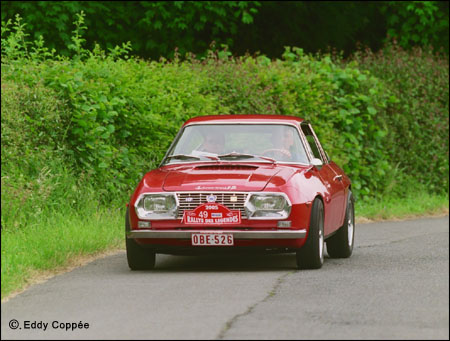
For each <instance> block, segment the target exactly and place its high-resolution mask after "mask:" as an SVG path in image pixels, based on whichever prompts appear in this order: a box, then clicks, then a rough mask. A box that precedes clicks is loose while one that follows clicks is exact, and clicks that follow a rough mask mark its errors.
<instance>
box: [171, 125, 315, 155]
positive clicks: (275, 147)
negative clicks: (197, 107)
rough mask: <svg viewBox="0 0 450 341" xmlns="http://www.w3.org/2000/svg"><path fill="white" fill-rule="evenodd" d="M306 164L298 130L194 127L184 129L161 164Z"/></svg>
mask: <svg viewBox="0 0 450 341" xmlns="http://www.w3.org/2000/svg"><path fill="white" fill-rule="evenodd" d="M220 160H227V161H258V162H293V163H304V164H307V163H308V158H307V156H306V152H305V149H304V147H303V144H302V142H301V140H300V136H299V134H298V131H297V129H295V128H294V127H293V126H290V125H283V124H195V125H189V126H187V127H185V128H184V129H183V131H182V132H181V134H180V135H179V137H178V139H177V140H176V141H175V143H174V144H173V146H172V147H171V149H170V150H169V153H168V154H167V157H166V158H165V160H164V163H181V162H203V161H216V162H217V161H220Z"/></svg>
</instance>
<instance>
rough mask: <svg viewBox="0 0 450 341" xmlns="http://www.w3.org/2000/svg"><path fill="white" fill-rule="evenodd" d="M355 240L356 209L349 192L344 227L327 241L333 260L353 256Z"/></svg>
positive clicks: (328, 250)
mask: <svg viewBox="0 0 450 341" xmlns="http://www.w3.org/2000/svg"><path fill="white" fill-rule="evenodd" d="M354 240H355V208H354V204H353V195H352V192H351V191H348V197H347V207H346V210H345V220H344V225H342V226H341V227H340V228H339V230H338V231H337V232H336V234H335V235H334V236H332V237H330V238H329V239H327V242H326V243H327V252H328V255H329V256H330V257H331V258H348V257H350V256H351V255H352V252H353V244H354Z"/></svg>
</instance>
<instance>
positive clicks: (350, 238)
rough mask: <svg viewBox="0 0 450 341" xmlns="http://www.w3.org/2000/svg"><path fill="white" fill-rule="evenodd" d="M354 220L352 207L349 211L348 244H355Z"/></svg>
mask: <svg viewBox="0 0 450 341" xmlns="http://www.w3.org/2000/svg"><path fill="white" fill-rule="evenodd" d="M354 228H355V226H354V222H353V210H352V207H350V209H349V212H348V221H347V231H348V246H350V247H351V246H352V245H353V230H354Z"/></svg>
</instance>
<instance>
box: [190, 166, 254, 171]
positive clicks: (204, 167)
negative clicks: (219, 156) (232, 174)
mask: <svg viewBox="0 0 450 341" xmlns="http://www.w3.org/2000/svg"><path fill="white" fill-rule="evenodd" d="M257 168H258V167H256V166H249V165H207V166H197V167H195V169H197V170H255V169H257Z"/></svg>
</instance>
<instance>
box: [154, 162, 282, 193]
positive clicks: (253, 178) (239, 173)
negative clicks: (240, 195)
mask: <svg viewBox="0 0 450 341" xmlns="http://www.w3.org/2000/svg"><path fill="white" fill-rule="evenodd" d="M280 170H281V168H280V167H278V166H276V165H257V166H256V165H242V164H240V165H223V164H222V165H199V166H182V167H178V168H175V169H170V170H168V171H167V176H166V177H165V179H164V184H163V189H164V190H165V191H262V190H263V189H264V188H265V187H266V186H267V184H268V183H269V182H270V181H271V179H272V178H273V177H274V176H275V175H276V174H277V173H279V172H280Z"/></svg>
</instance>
